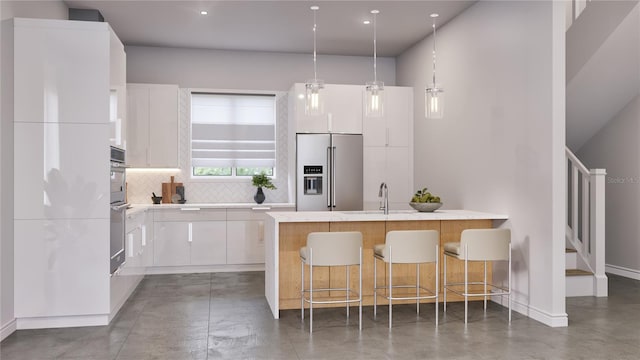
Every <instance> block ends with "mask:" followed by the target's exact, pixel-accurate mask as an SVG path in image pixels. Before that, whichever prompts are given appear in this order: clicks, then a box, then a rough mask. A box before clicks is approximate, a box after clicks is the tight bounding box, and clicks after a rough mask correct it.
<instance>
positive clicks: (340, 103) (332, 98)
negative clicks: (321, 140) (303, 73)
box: [325, 84, 363, 134]
mask: <svg viewBox="0 0 640 360" xmlns="http://www.w3.org/2000/svg"><path fill="white" fill-rule="evenodd" d="M325 91H326V95H327V98H326V103H325V112H326V114H327V117H328V119H327V131H328V132H335V133H344V134H362V96H363V93H362V86H357V85H335V84H328V85H325Z"/></svg>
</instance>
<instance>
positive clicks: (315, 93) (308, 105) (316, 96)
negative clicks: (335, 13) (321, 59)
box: [304, 5, 325, 116]
mask: <svg viewBox="0 0 640 360" xmlns="http://www.w3.org/2000/svg"><path fill="white" fill-rule="evenodd" d="M319 9H320V7H319V6H315V5H314V6H312V7H311V11H313V79H311V80H307V82H306V84H305V108H304V109H305V114H307V115H310V116H319V115H323V114H324V97H325V96H324V91H323V90H324V81H323V80H320V79H318V64H317V53H316V29H317V27H318V26H317V24H316V12H317V11H318V10H319Z"/></svg>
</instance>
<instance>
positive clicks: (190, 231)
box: [189, 223, 193, 242]
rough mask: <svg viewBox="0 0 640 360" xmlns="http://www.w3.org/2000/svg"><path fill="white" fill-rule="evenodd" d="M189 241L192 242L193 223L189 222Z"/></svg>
mask: <svg viewBox="0 0 640 360" xmlns="http://www.w3.org/2000/svg"><path fill="white" fill-rule="evenodd" d="M189 242H193V223H189Z"/></svg>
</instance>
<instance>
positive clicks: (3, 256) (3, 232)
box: [0, 0, 68, 339]
mask: <svg viewBox="0 0 640 360" xmlns="http://www.w3.org/2000/svg"><path fill="white" fill-rule="evenodd" d="M67 15H68V14H67V7H66V5H64V3H63V2H62V1H58V0H52V1H27V0H21V1H6V0H2V1H0V20H1V21H2V24H1V27H0V39H1V49H2V50H1V56H0V58H1V59H0V68H1V69H2V71H1V73H0V85H1V86H0V99H1V100H2V101H1V102H2V104H1V105H0V106H1V107H0V111H1V112H0V114H2V115H1V119H0V121H1V122H0V169H2V171H1V172H0V173H1V174H2V175H1V176H0V204H1V205H0V271H1V274H2V275H1V278H0V282H1V284H0V339H2V338H4V337H5V336H7V335H9V334H10V333H11V332H12V331H13V330H15V322H14V320H15V318H14V298H13V296H14V287H13V284H14V281H13V275H14V271H13V264H14V262H13V41H12V38H13V31H12V29H13V24H12V23H11V21H10V20H8V19H11V18H13V17H32V18H51V19H66V18H67Z"/></svg>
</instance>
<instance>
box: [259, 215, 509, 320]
mask: <svg viewBox="0 0 640 360" xmlns="http://www.w3.org/2000/svg"><path fill="white" fill-rule="evenodd" d="M507 219H508V216H507V215H504V214H494V213H486V212H478V211H471V210H437V211H435V212H418V211H415V210H395V211H394V210H391V211H390V212H389V214H387V215H385V214H384V213H383V212H382V211H376V210H364V211H300V212H292V211H280V212H276V211H273V212H267V218H266V220H265V224H264V240H265V297H266V298H267V302H268V303H269V307H270V308H271V311H272V313H273V316H274V318H276V319H277V318H279V316H280V310H283V309H296V308H297V309H299V308H300V295H299V294H300V260H299V254H298V250H299V248H300V247H302V246H304V245H305V243H306V237H307V235H308V234H309V233H310V232H315V231H360V232H362V234H363V268H364V269H366V270H365V272H364V273H363V290H362V291H363V304H364V305H370V304H371V303H372V298H373V296H372V294H373V290H372V289H373V275H372V274H370V273H369V270H371V268H372V266H373V246H375V245H376V244H383V243H384V239H385V236H386V233H387V232H388V231H391V230H417V229H434V230H438V231H439V234H440V243H441V244H440V252H441V257H442V256H444V255H443V254H442V251H443V250H442V249H443V246H442V245H443V244H444V243H445V242H450V241H460V234H461V232H462V231H463V230H464V229H469V228H491V227H496V226H500V225H501V223H502V222H503V221H504V220H507ZM496 221H497V222H496ZM440 266H442V262H441V263H440ZM451 270H452V271H455V272H454V273H450V272H449V271H448V274H450V276H451V278H452V279H455V278H458V277H459V276H460V274H459V273H460V269H458V268H455V267H451ZM412 271H413V273H415V270H412ZM470 271H472V272H476V273H480V271H482V269H481V268H479V269H476V268H470ZM423 272H424V279H427V278H428V277H429V276H431V278H433V276H432V275H430V274H429V273H428V271H426V270H421V274H422V273H423ZM395 273H396V272H395V271H394V274H395ZM487 275H488V276H491V269H488V273H487ZM379 276H380V275H379ZM420 276H421V278H422V276H423V275H420ZM440 276H442V274H441V275H440ZM325 278H327V277H325ZM329 281H332V280H329ZM440 287H442V282H440ZM448 299H450V300H452V301H459V300H460V299H456V298H455V297H454V296H453V295H451V296H450V298H449V297H448Z"/></svg>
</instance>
